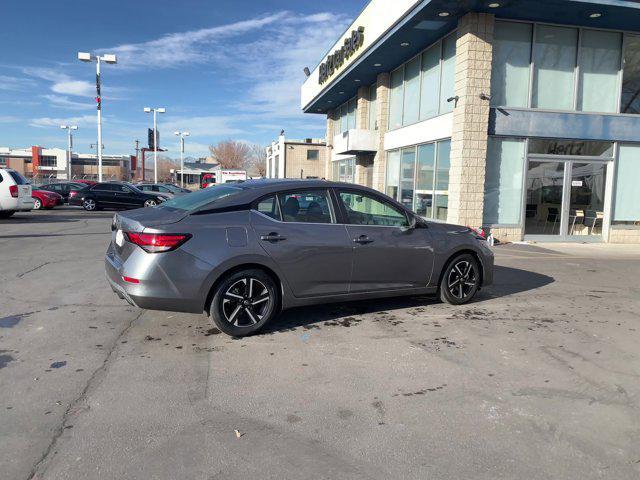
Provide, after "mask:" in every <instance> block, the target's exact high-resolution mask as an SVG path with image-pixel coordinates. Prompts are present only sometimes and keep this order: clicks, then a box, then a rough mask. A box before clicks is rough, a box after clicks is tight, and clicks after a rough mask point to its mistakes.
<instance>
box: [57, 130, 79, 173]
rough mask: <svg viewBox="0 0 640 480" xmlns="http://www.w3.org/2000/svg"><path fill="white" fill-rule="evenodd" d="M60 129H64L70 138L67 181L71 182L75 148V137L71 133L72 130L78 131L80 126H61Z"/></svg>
mask: <svg viewBox="0 0 640 480" xmlns="http://www.w3.org/2000/svg"><path fill="white" fill-rule="evenodd" d="M60 128H63V129H65V130H66V131H67V136H68V139H67V140H68V141H67V144H68V152H67V165H68V168H69V173H68V176H67V181H69V182H70V181H71V157H72V155H73V154H72V153H71V149H72V148H73V135H72V133H71V131H72V130H77V129H78V126H77V125H60Z"/></svg>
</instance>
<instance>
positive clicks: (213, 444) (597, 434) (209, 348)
mask: <svg viewBox="0 0 640 480" xmlns="http://www.w3.org/2000/svg"><path fill="white" fill-rule="evenodd" d="M111 217H112V213H109V212H93V213H87V212H83V211H81V210H75V209H69V208H67V209H62V210H58V211H53V212H32V213H25V214H17V215H15V216H14V217H12V218H10V219H8V220H2V221H0V445H1V449H0V478H2V479H3V480H5V479H6V480H13V479H29V478H38V479H40V478H42V479H83V480H85V479H122V478H126V479H145V480H146V479H178V478H179V479H216V480H218V479H246V478H259V479H302V478H313V479H324V478H326V479H332V480H336V479H426V478H434V479H455V480H460V479H467V478H468V479H474V480H479V479H487V480H489V479H491V480H495V479H549V478H562V479H580V480H584V479H601V478H615V479H637V478H639V477H640V414H639V407H640V396H639V395H640V381H639V380H640V348H638V345H639V344H640V316H639V312H640V285H639V284H638V280H637V278H638V272H640V248H638V247H633V246H611V245H569V246H567V245H548V244H545V245H540V244H539V245H535V246H529V245H506V246H500V247H495V252H496V264H497V266H496V285H494V286H493V287H490V288H488V289H486V290H483V291H482V292H481V293H480V295H479V297H478V299H477V301H475V302H474V303H472V304H469V305H466V306H461V307H452V306H449V305H444V304H441V303H438V302H436V301H435V300H433V299H429V298H415V297H414V298H405V299H395V300H380V301H370V302H358V303H348V304H338V305H325V306H319V307H312V308H304V309H296V310H292V311H289V312H286V313H285V314H284V315H283V316H282V317H281V318H280V319H279V320H278V321H277V322H276V323H274V324H273V325H272V326H270V327H269V328H268V329H267V330H266V331H265V332H264V333H263V334H260V335H256V336H253V337H250V338H244V339H232V338H230V337H227V336H225V335H223V334H220V333H219V332H218V331H217V330H216V329H215V328H213V327H212V325H211V324H210V323H209V322H208V320H207V318H206V317H204V316H202V315H186V314H175V313H167V312H153V311H142V310H138V309H137V308H134V307H131V306H129V305H128V304H126V303H124V302H123V301H121V300H119V299H118V298H117V297H116V296H115V295H114V294H113V293H112V292H111V290H110V288H109V287H108V285H107V283H106V280H105V279H104V273H103V254H104V251H105V250H106V246H107V242H108V240H109V236H110V231H109V225H110V219H111Z"/></svg>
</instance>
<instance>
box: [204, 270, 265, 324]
mask: <svg viewBox="0 0 640 480" xmlns="http://www.w3.org/2000/svg"><path fill="white" fill-rule="evenodd" d="M277 303H278V290H277V288H276V284H275V282H274V281H273V279H272V278H271V277H270V276H269V275H267V274H266V273H264V272H263V271H261V270H245V271H241V272H237V273H235V274H233V275H231V276H230V277H228V278H227V279H225V280H224V281H222V282H221V283H220V285H219V286H218V288H217V290H216V292H215V295H214V298H213V301H212V302H211V318H212V319H213V321H214V323H215V324H216V326H217V327H218V328H219V329H220V330H222V331H223V332H224V333H226V334H228V335H232V336H236V337H242V336H245V335H249V334H251V333H254V332H256V331H258V330H259V329H260V328H262V327H263V326H264V325H265V324H266V323H267V322H268V321H269V320H270V319H271V318H272V317H273V316H274V315H275V313H276V308H277Z"/></svg>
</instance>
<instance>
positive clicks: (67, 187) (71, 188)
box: [38, 182, 87, 203]
mask: <svg viewBox="0 0 640 480" xmlns="http://www.w3.org/2000/svg"><path fill="white" fill-rule="evenodd" d="M83 188H87V184H85V183H81V182H60V183H49V184H47V185H40V186H39V187H38V189H40V190H48V191H50V192H55V193H57V194H58V195H61V196H62V198H63V199H64V201H65V202H67V203H68V202H69V196H70V195H71V192H77V191H78V190H82V189H83Z"/></svg>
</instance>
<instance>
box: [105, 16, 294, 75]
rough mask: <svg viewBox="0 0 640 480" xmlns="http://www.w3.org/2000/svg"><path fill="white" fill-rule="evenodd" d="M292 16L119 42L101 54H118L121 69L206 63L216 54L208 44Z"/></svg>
mask: <svg viewBox="0 0 640 480" xmlns="http://www.w3.org/2000/svg"><path fill="white" fill-rule="evenodd" d="M287 15H289V14H288V13H287V12H279V13H275V14H273V15H267V16H264V17H258V18H254V19H249V20H243V21H240V22H234V23H230V24H226V25H219V26H215V27H211V28H203V29H199V30H191V31H187V32H180V33H171V34H168V35H164V36H162V37H160V38H158V39H155V40H150V41H148V42H142V43H130V44H122V45H117V46H115V47H111V48H103V49H100V50H98V53H101V54H103V53H114V54H116V55H118V64H119V65H120V66H121V68H138V67H150V66H154V67H158V68H169V67H178V66H181V65H187V64H192V63H197V62H205V61H207V60H208V59H210V58H211V57H212V56H214V55H215V52H214V50H213V49H210V48H204V47H205V46H206V45H209V46H210V45H211V44H213V43H219V42H222V41H224V39H228V38H230V37H234V36H237V35H241V34H244V33H247V32H250V31H252V30H259V29H260V28H263V27H265V26H268V25H272V24H274V23H277V22H278V21H280V20H282V19H283V18H284V17H285V16H287Z"/></svg>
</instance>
